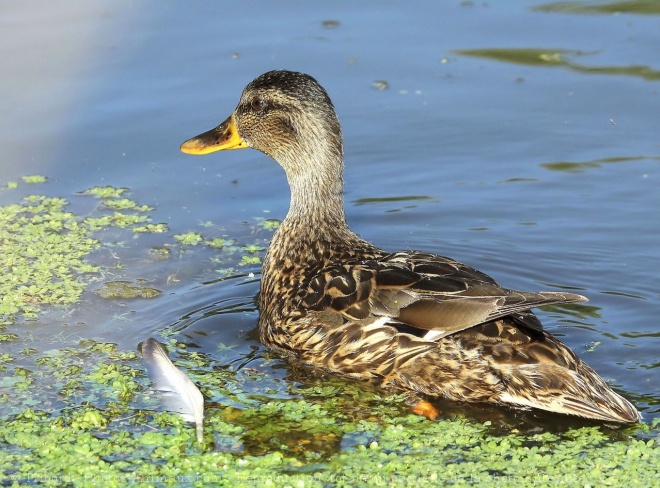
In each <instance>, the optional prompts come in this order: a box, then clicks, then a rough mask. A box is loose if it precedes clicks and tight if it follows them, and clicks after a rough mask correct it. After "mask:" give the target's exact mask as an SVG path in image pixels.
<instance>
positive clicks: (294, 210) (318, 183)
mask: <svg viewBox="0 0 660 488" xmlns="http://www.w3.org/2000/svg"><path fill="white" fill-rule="evenodd" d="M337 127H338V124H337ZM315 129H317V128H315ZM325 130H328V129H325ZM335 130H338V131H339V129H338V128H337V129H335ZM314 132H315V133H316V134H317V135H319V134H322V133H324V130H322V129H317V130H315V131H314ZM294 144H295V146H296V147H294V148H289V150H287V151H286V152H285V153H284V154H282V155H281V156H282V158H283V159H279V158H278V160H279V162H280V164H281V165H282V167H283V168H284V170H285V171H286V177H287V180H288V182H289V188H290V189H291V203H290V205H289V212H288V213H287V216H286V219H285V221H284V222H285V223H286V225H293V226H296V225H300V226H305V227H307V228H309V226H314V227H313V228H314V229H318V228H322V229H336V230H337V231H340V232H341V231H344V230H346V231H348V227H347V225H346V215H345V213H344V197H343V191H344V177H343V173H344V151H343V146H342V143H341V132H339V133H338V135H337V136H336V137H334V138H328V137H322V136H318V137H315V138H309V139H306V140H297V141H296V142H295V143H294Z"/></svg>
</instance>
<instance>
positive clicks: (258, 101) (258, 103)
mask: <svg viewBox="0 0 660 488" xmlns="http://www.w3.org/2000/svg"><path fill="white" fill-rule="evenodd" d="M250 106H251V107H252V110H254V111H255V112H261V111H262V110H263V109H265V108H266V102H265V101H264V99H263V98H259V97H255V98H253V99H252V101H251V102H250Z"/></svg>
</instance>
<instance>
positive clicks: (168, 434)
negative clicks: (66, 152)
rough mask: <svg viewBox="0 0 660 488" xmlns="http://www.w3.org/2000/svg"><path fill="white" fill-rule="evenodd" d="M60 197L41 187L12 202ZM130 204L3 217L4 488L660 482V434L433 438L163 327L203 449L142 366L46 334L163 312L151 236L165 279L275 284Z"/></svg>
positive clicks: (96, 344)
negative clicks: (116, 312)
mask: <svg viewBox="0 0 660 488" xmlns="http://www.w3.org/2000/svg"><path fill="white" fill-rule="evenodd" d="M46 181H47V179H46V178H45V177H40V178H39V177H35V176H31V177H29V178H27V179H26V178H23V179H22V183H13V184H11V185H7V191H14V189H15V188H18V187H19V186H20V185H22V184H27V183H30V184H35V185H36V184H39V183H44V182H46ZM30 189H32V187H31V188H30ZM128 194H129V192H128V190H127V189H123V188H119V189H118V188H113V187H97V188H92V189H89V190H87V191H85V192H83V193H81V194H80V195H77V196H75V197H74V198H75V199H76V200H77V199H82V201H83V202H86V204H87V205H89V204H92V203H94V208H93V209H92V210H90V211H85V212H80V213H81V215H78V214H76V213H75V212H74V211H73V210H71V208H72V207H73V206H74V205H72V203H71V202H68V201H67V200H64V199H62V198H56V197H46V196H28V197H26V198H25V199H23V200H22V201H21V202H20V203H14V204H11V205H7V206H4V207H2V208H0V256H2V258H1V259H2V273H1V274H0V296H1V299H0V307H1V308H0V316H1V318H2V322H1V325H0V371H2V377H1V378H0V418H1V419H2V423H0V480H1V481H2V484H3V486H19V485H40V486H92V485H100V484H102V485H103V486H109V487H111V486H126V485H127V484H129V483H130V484H131V485H132V486H170V485H175V486H207V485H209V484H215V485H224V486H236V487H241V486H245V487H247V486H250V487H251V486H292V487H317V486H318V487H322V486H365V487H366V486H369V487H372V486H410V485H411V484H415V483H426V484H428V485H445V484H451V485H453V486H458V487H460V486H473V485H478V486H483V485H486V486H488V485H492V486H509V485H514V484H515V485H517V486H520V487H524V486H549V485H555V484H559V485H562V484H563V485H566V486H601V485H605V486H621V485H628V486H631V487H634V486H651V485H653V484H654V482H655V480H657V479H658V477H659V476H660V447H659V446H658V443H659V441H660V434H659V430H660V422H658V421H657V420H656V421H654V422H652V423H651V424H645V425H640V426H632V427H625V428H621V427H619V428H617V429H610V428H609V427H607V426H603V425H600V424H597V423H593V422H591V423H589V422H581V421H577V420H576V421H575V422H573V424H571V425H568V424H566V425H565V426H564V427H562V428H548V425H550V424H534V423H533V422H528V421H527V420H525V418H524V415H523V416H518V414H512V415H509V416H508V417H507V416H505V418H504V420H502V419H499V420H497V419H495V415H492V416H491V415H490V414H491V413H492V411H489V412H486V413H487V415H485V416H484V417H483V418H480V417H479V415H478V414H474V415H473V414H472V413H470V412H469V411H468V413H466V411H465V409H464V408H463V407H462V406H459V407H457V408H455V410H456V411H455V412H452V411H451V410H449V409H448V410H446V411H445V413H446V415H445V417H444V418H443V419H441V420H439V421H435V422H431V421H427V420H425V419H423V418H421V417H416V416H411V415H409V411H408V408H407V407H406V406H405V403H404V401H403V398H401V397H399V396H385V395H382V393H381V392H379V391H377V390H372V389H369V387H366V386H365V385H363V384H352V383H349V382H345V381H340V380H337V379H333V378H326V377H321V378H316V377H312V376H310V375H309V374H305V372H298V371H295V370H294V369H292V368H289V369H287V374H288V376H287V377H286V378H283V379H281V374H282V373H281V371H282V366H283V365H282V362H281V361H280V360H279V359H278V358H276V357H274V356H270V355H269V354H268V353H267V352H265V351H264V350H262V349H255V350H254V351H252V353H251V356H250V357H249V358H248V357H242V358H240V360H239V361H233V362H232V361H227V360H226V358H225V357H224V352H226V351H228V350H230V349H231V347H232V346H231V345H223V344H219V345H218V354H213V355H211V354H200V353H199V352H196V351H195V349H194V348H192V347H190V346H189V345H188V344H185V343H183V342H181V341H180V340H179V338H178V337H177V332H176V331H175V330H172V329H171V328H168V327H167V325H168V324H163V334H162V335H163V337H165V338H166V341H165V342H166V343H167V346H168V348H169V354H170V357H171V358H172V359H173V360H174V362H175V363H176V364H177V366H178V367H179V368H181V369H182V370H183V371H186V373H187V374H188V375H189V376H190V377H191V379H192V380H193V381H194V382H195V383H196V384H197V385H198V386H199V387H200V389H201V391H202V393H203V394H204V396H205V400H206V404H207V411H206V414H205V415H206V418H205V425H204V427H205V428H204V443H203V446H200V445H199V444H198V443H197V442H196V433H195V429H194V428H193V427H191V426H190V425H189V424H188V423H186V422H184V421H183V420H181V418H180V417H179V416H177V415H174V414H170V413H165V412H161V411H160V410H161V409H162V407H161V401H160V397H159V395H158V393H157V392H155V391H154V390H153V388H152V387H151V386H150V384H149V381H148V378H147V375H146V372H145V369H144V366H143V364H142V362H141V359H140V357H139V355H138V353H137V352H136V351H135V350H123V349H121V348H120V347H118V346H117V344H114V343H111V342H105V341H103V340H100V339H98V338H88V337H84V329H81V331H80V333H78V334H77V335H76V337H57V339H53V340H52V341H39V340H35V339H34V336H33V334H34V331H35V330H36V326H35V325H34V324H35V323H38V320H39V319H40V318H41V317H42V316H48V314H49V313H53V310H55V311H58V313H62V314H66V313H67V310H69V309H70V308H71V307H76V306H91V305H89V304H88V302H81V300H82V299H83V298H84V296H85V293H89V295H90V296H92V297H93V298H90V300H118V301H121V300H152V299H157V298H158V296H159V295H161V293H162V290H159V289H158V288H157V287H154V286H152V285H151V284H148V283H147V282H146V281H144V280H136V279H130V280H129V279H124V277H122V276H119V277H117V274H118V273H117V271H116V270H117V269H121V266H122V263H121V247H120V246H119V245H118V244H117V242H121V241H122V239H124V240H126V241H131V242H138V244H137V245H142V244H140V243H141V242H142V241H141V240H140V239H145V237H144V234H145V233H149V232H151V233H160V234H162V235H161V238H162V240H164V241H166V245H160V246H156V247H154V248H153V249H152V250H151V252H150V253H149V255H150V257H151V259H152V260H155V261H156V262H157V260H160V259H172V257H173V256H180V255H181V254H182V253H188V254H192V253H200V254H199V256H201V255H202V254H201V253H204V256H206V255H208V254H209V253H210V254H212V255H213V256H215V257H214V258H213V260H211V261H209V264H210V265H211V267H213V268H214V269H215V272H217V273H218V274H219V275H220V276H221V277H222V278H220V279H225V278H224V277H226V276H233V275H236V272H235V271H234V270H235V269H241V270H242V272H243V275H245V274H247V273H249V271H250V270H253V269H255V270H256V269H257V268H256V267H258V263H259V262H260V260H261V257H262V255H263V252H264V248H265V243H264V242H263V239H260V238H256V237H255V238H254V239H252V240H251V241H250V242H242V243H239V242H238V240H236V239H233V238H231V236H226V235H222V236H218V235H213V233H211V232H209V235H206V232H202V233H199V232H195V231H190V232H181V233H177V234H172V235H166V234H165V233H167V232H169V229H168V228H167V225H166V224H164V223H154V222H152V219H151V217H150V215H149V213H150V212H151V211H152V209H151V208H150V207H149V206H146V205H140V204H138V203H137V202H134V201H132V200H131V199H130V198H129V197H128ZM93 198H97V199H98V202H97V201H96V200H94V199H93ZM277 224H278V222H277V221H274V220H263V219H261V220H255V222H254V223H253V224H252V231H253V233H255V234H257V233H259V232H261V233H266V235H268V234H267V233H269V232H272V230H273V229H274V228H276V227H277ZM204 226H205V227H206V225H205V224H204ZM118 236H120V237H118ZM136 239H138V240H137V241H136ZM144 245H145V246H148V245H147V244H144ZM104 250H105V251H106V254H110V255H111V256H112V259H111V260H110V261H109V262H106V260H107V258H106V257H104V256H105V254H103V251H104ZM205 259H206V258H205ZM92 292H95V293H92ZM57 334H58V332H57V331H54V332H53V335H54V336H57ZM81 337H82V338H81ZM145 338H146V337H145ZM475 412H478V408H477V409H475ZM530 415H531V414H530ZM489 416H491V417H493V420H490V419H488V420H486V418H489Z"/></svg>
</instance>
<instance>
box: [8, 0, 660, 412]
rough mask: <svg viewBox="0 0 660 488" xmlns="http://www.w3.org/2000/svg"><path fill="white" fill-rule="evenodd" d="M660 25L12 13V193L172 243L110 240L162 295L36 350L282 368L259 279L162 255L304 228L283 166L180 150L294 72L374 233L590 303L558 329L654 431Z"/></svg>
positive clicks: (555, 13)
mask: <svg viewBox="0 0 660 488" xmlns="http://www.w3.org/2000/svg"><path fill="white" fill-rule="evenodd" d="M627 6H628V7H629V8H630V10H631V11H629V12H620V10H626V7H627ZM617 10H618V11H619V12H617ZM659 14H660V10H659V9H658V7H657V6H656V4H655V2H652V1H648V2H618V3H617V2H589V3H586V4H585V3H577V2H554V3H548V2H542V1H528V2H489V3H485V2H460V1H452V2H420V3H415V4H410V3H400V4H397V3H393V2H389V3H384V4H379V5H378V6H377V7H376V6H375V5H374V4H371V3H362V2H350V3H349V2H347V3H344V4H342V5H341V6H337V4H336V3H335V2H314V3H305V2H243V3H237V4H231V5H229V4H225V3H220V2H178V3H174V2H167V3H162V2H153V1H144V2H121V3H118V2H107V1H101V2H84V1H80V2H67V3H65V4H57V5H55V4H53V3H50V2H42V3H40V4H37V3H33V2H31V3H26V2H18V1H10V2H4V3H3V5H2V8H1V10H0V25H1V26H2V27H1V28H0V55H1V56H2V59H3V73H4V75H3V76H2V78H1V79H0V88H1V89H0V113H1V116H0V146H1V147H2V148H3V151H2V161H1V163H0V168H1V170H0V186H3V187H4V186H5V184H6V183H7V182H8V181H16V180H19V179H20V177H21V176H23V175H28V174H43V175H46V176H47V177H48V182H47V183H46V184H45V185H43V186H40V187H38V188H36V187H30V186H28V185H20V186H19V187H18V188H16V189H13V190H11V191H8V190H7V191H5V190H2V191H0V204H2V205H7V204H9V203H14V202H17V201H19V200H20V198H21V197H22V196H24V195H27V194H32V193H34V192H35V191H37V192H38V193H43V194H47V195H49V196H60V197H63V198H66V199H68V200H70V202H71V206H72V211H76V212H84V211H88V210H89V209H87V207H86V206H88V205H89V202H88V201H81V199H80V198H79V197H78V196H77V193H78V192H81V191H84V190H85V189H87V188H90V187H93V186H98V185H101V186H103V185H112V186H114V187H125V188H128V189H130V195H131V198H133V199H135V200H136V201H138V202H139V203H141V204H147V205H149V206H152V207H154V208H155V210H154V211H152V212H151V213H150V215H151V217H152V218H153V219H154V222H164V223H166V224H167V225H168V228H169V230H168V232H167V233H164V234H158V235H148V236H140V237H137V238H133V237H132V236H129V237H127V236H126V235H125V234H121V235H118V237H113V235H112V234H107V235H105V236H104V237H103V240H104V242H112V243H113V246H108V247H106V248H105V249H104V250H103V251H102V252H98V253H96V254H95V255H94V259H96V260H98V262H99V263H100V264H103V265H106V266H109V268H108V271H107V275H106V277H105V280H106V281H111V280H128V281H135V280H144V281H145V282H146V283H147V284H148V285H149V286H151V287H154V288H157V289H159V290H161V291H162V292H163V294H162V295H161V296H159V297H157V298H152V299H135V300H104V299H103V298H100V297H99V296H98V295H97V294H95V293H94V290H95V289H97V288H98V287H99V286H100V284H93V285H91V286H90V290H89V291H87V292H86V293H85V294H84V295H83V299H82V301H81V302H80V303H79V304H78V305H76V307H75V310H73V311H72V312H71V313H69V314H67V316H66V317H62V316H61V314H60V315H58V314H57V313H50V315H49V314H46V315H44V316H42V317H41V318H39V319H38V320H37V321H36V322H35V323H33V324H31V325H30V329H29V330H30V332H29V340H30V341H31V344H34V343H37V344H40V346H31V347H37V348H39V347H41V346H43V347H44V349H45V348H47V347H52V346H51V344H52V343H54V342H57V343H58V344H62V343H67V341H68V342H71V343H75V341H78V340H79V339H81V338H91V339H95V340H99V341H105V342H113V343H117V344H118V348H119V349H123V350H134V349H135V348H136V346H137V344H138V343H139V342H140V341H142V340H144V339H145V338H146V337H149V336H154V337H157V338H163V337H165V336H167V337H175V338H176V339H177V340H178V341H180V342H181V343H185V344H188V346H189V347H192V348H194V349H195V350H197V351H199V352H201V353H204V354H207V355H209V356H211V357H213V358H215V359H216V360H218V361H226V363H227V364H230V363H233V364H242V363H244V362H249V360H250V358H251V357H252V355H253V354H254V352H255V351H257V352H260V351H262V349H263V348H262V347H261V346H260V344H259V343H258V341H257V339H256V335H255V334H254V329H255V326H256V322H257V316H258V313H257V310H256V307H255V295H256V293H257V291H258V279H259V266H258V265H257V264H249V263H248V264H245V265H242V266H238V265H235V264H234V266H232V267H233V268H234V270H233V271H226V270H225V271H219V270H220V269H221V268H222V269H224V267H226V266H229V265H228V264H227V261H224V262H222V263H220V264H218V263H216V262H214V261H213V259H214V258H218V256H219V255H221V254H222V253H223V252H225V251H219V250H213V249H208V248H206V249H197V248H196V249H193V248H191V249H189V250H186V251H185V252H182V253H178V252H176V251H175V252H173V253H172V255H173V257H170V258H169V259H164V260H157V259H153V258H152V257H151V253H150V251H151V250H152V249H154V248H160V247H163V246H169V245H173V243H174V239H173V235H175V234H177V235H178V234H183V233H185V232H190V231H194V232H199V233H201V234H202V235H203V236H204V237H205V238H213V237H223V238H225V239H229V240H232V239H233V240H234V242H235V243H236V245H237V246H239V247H240V246H244V245H257V246H260V247H262V248H263V247H265V246H266V245H267V242H268V239H269V238H270V235H271V233H272V231H270V230H269V229H266V228H264V227H263V226H261V225H260V222H261V221H262V220H263V219H282V218H283V217H284V215H285V213H286V210H287V207H288V198H289V195H288V188H287V186H286V181H285V178H284V174H283V172H282V171H281V169H280V168H279V167H278V166H277V165H276V164H275V163H274V162H272V161H271V160H269V159H268V158H267V157H266V156H264V155H262V154H260V153H258V152H256V151H234V152H230V153H219V154H214V155H210V156H206V157H203V158H193V157H190V156H186V155H183V154H181V153H180V152H179V151H178V147H179V144H180V143H181V142H182V141H184V140H185V139H187V138H189V137H191V136H193V135H195V134H198V133H200V132H202V131H204V130H206V129H209V128H211V127H213V126H215V125H216V124H217V123H219V122H221V121H222V120H224V118H225V117H226V116H228V115H229V114H230V113H231V111H232V110H233V108H234V107H235V104H236V102H237V100H238V97H239V95H240V93H241V90H242V88H243V86H244V85H245V84H246V83H247V82H249V81H250V80H252V79H253V78H254V77H256V76H257V75H259V74H261V73H262V72H265V71H267V70H270V69H275V68H286V69H291V70H297V71H304V72H307V73H310V74H311V75H313V76H314V77H315V78H317V80H319V82H320V83H321V84H322V85H324V86H325V88H326V89H327V90H328V92H329V94H330V96H331V98H332V99H333V102H334V104H335V107H336V109H337V112H338V114H339V117H340V120H341V122H342V125H343V131H344V136H345V150H346V160H347V164H346V182H347V183H346V208H347V215H348V220H349V224H350V225H351V227H352V228H353V229H354V230H355V231H356V232H358V233H359V234H361V235H362V236H363V237H365V238H367V239H369V240H371V241H373V242H374V243H376V244H377V245H379V246H381V247H383V248H385V249H391V250H397V249H410V248H414V249H420V250H427V251H431V252H435V253H438V254H443V255H447V256H451V257H453V258H456V259H458V260H460V261H463V262H466V263H469V264H470V265H472V266H474V267H476V268H477V269H480V270H482V271H485V272H486V273H488V274H490V275H491V276H493V277H495V278H496V279H497V280H498V281H499V282H500V283H501V284H503V285H504V286H507V287H509V288H516V289H523V290H530V291H531V290H538V289H550V290H553V289H570V290H576V291H577V292H578V293H581V294H584V295H586V296H587V297H589V298H590V302H589V303H588V304H586V305H575V306H573V307H567V308H561V309H560V308H554V309H548V310H542V311H539V315H540V316H541V318H542V321H543V322H544V324H545V325H546V327H547V328H548V329H549V330H550V331H551V332H552V333H553V334H556V335H557V336H560V337H561V338H562V340H563V341H564V342H566V343H567V344H568V345H569V346H571V347H572V348H573V349H574V350H575V351H576V352H577V353H578V354H579V355H580V356H581V357H582V358H584V359H585V360H586V361H587V362H588V363H589V364H590V365H591V366H592V367H594V368H595V369H596V370H597V371H598V372H599V373H600V374H601V375H602V376H603V377H604V378H606V379H607V380H608V381H610V382H611V384H612V385H613V386H614V387H615V388H616V389H617V390H618V391H620V392H622V393H623V394H624V395H626V396H627V397H628V398H630V399H631V400H633V402H634V403H635V404H636V405H637V406H638V408H640V410H642V411H643V414H644V418H645V419H646V420H650V419H652V418H654V417H657V416H660V407H659V406H658V402H659V401H660V379H659V376H660V375H659V374H658V373H659V371H658V368H659V367H660V356H659V354H658V351H659V350H660V325H658V320H657V317H658V311H659V306H660V296H659V292H658V286H657V275H658V269H659V266H660V248H658V242H659V241H660V218H659V217H658V209H659V208H660V191H658V182H659V181H660V136H659V134H660V119H659V117H658V113H660V112H659V110H660V94H659V89H660V85H659V82H660V63H659V61H658V46H659V45H660V28H659V27H660V25H659V24H660V18H659V17H658V15H659ZM383 88H384V89H383ZM113 239H116V241H114V240H113ZM259 252H260V251H257V252H256V255H258V254H259ZM240 254H241V253H240V252H239V253H238V254H237V256H238V258H240ZM248 254H249V253H248ZM253 254H254V253H253ZM227 259H228V258H227ZM119 262H120V263H121V265H122V267H121V268H118V267H116V264H117V263H119ZM21 327H22V326H21V324H17V325H16V326H14V328H13V329H12V330H15V331H17V333H18V334H19V336H21V338H20V339H19V341H23V340H25V341H27V340H28V339H27V338H26V335H25V332H24V330H23V329H21ZM53 338H57V339H56V341H55V340H54V339H53ZM39 341H42V342H39ZM46 344H48V346H46ZM269 364H270V366H268V367H264V371H267V372H268V373H269V374H272V375H273V376H274V377H276V376H283V375H284V374H285V373H282V372H281V370H282V368H281V364H279V363H277V362H275V363H274V365H273V363H269Z"/></svg>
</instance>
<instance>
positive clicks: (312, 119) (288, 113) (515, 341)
mask: <svg viewBox="0 0 660 488" xmlns="http://www.w3.org/2000/svg"><path fill="white" fill-rule="evenodd" d="M243 147H252V148H255V149H258V150H259V151H262V152H264V153H265V154H267V155H268V156H270V157H272V158H273V159H275V160H276V161H277V162H278V163H279V164H280V165H281V166H282V167H283V168H284V170H285V172H286V176H287V179H288V182H289V186H290V188H291V205H290V207H289V212H288V214H287V216H286V218H285V219H284V221H283V222H282V224H281V226H280V227H279V228H278V229H277V231H276V232H275V235H274V236H273V241H272V242H271V244H270V247H269V248H268V252H267V253H266V257H265V261H264V264H263V273H262V280H261V291H260V301H261V303H260V305H261V306H260V309H261V315H260V318H259V330H260V336H261V340H262V342H263V343H264V344H266V345H267V346H269V347H270V348H272V349H274V350H276V351H278V352H279V353H282V354H283V355H285V356H287V357H288V358H289V359H291V360H292V361H295V362H299V363H302V364H305V365H308V366H312V367H316V368H320V369H322V370H325V371H329V372H333V373H340V374H343V375H346V376H349V377H352V378H359V379H365V380H370V381H372V382H375V383H376V384H379V385H380V386H382V387H383V388H388V389H397V390H408V391H412V392H414V393H416V394H421V395H423V396H429V397H445V398H449V399H452V400H459V401H471V402H490V403H494V404H498V405H507V406H511V407H517V408H530V407H533V408H538V409H542V410H548V411H551V412H559V413H565V414H571V415H579V416H582V417H587V418H592V419H599V420H605V421H614V422H636V421H638V420H639V419H640V415H639V413H638V412H637V410H636V409H635V407H634V406H633V405H632V404H630V403H629V402H628V401H627V400H625V399H624V398H622V397H621V396H619V395H618V394H616V393H615V392H613V391H612V390H611V389H610V388H609V387H608V386H607V384H606V383H605V382H604V381H603V380H602V379H601V378H600V377H599V376H598V374H596V372H595V371H594V370H593V369H591V368H590V367H589V366H587V365H586V364H585V363H583V362H582V361H581V360H580V359H579V358H578V357H577V356H576V355H575V354H574V353H573V352H572V351H571V350H570V349H569V348H568V347H567V346H565V345H564V344H563V343H562V342H560V341H559V340H558V339H556V338H555V337H553V336H552V335H551V334H549V333H548V332H546V331H545V330H543V328H542V326H541V324H540V322H539V321H538V319H537V318H536V316H535V315H534V314H533V313H532V312H531V311H530V309H531V308H534V307H539V306H543V305H550V304H556V303H567V302H576V301H585V300H586V298H584V297H582V296H580V295H574V294H571V293H558V292H539V293H528V292H520V291H513V290H507V289H505V288H502V287H500V286H499V285H498V284H497V283H496V282H495V281H494V280H493V279H492V278H490V277H489V276H487V275H485V274H483V273H481V272H479V271H477V270H475V269H472V268H470V267H469V266H467V265H465V264H461V263H459V262H457V261H454V260H452V259H449V258H446V257H442V256H437V255H433V254H427V253H422V252H417V251H402V252H397V253H387V252H385V251H383V250H381V249H379V248H377V247H375V246H373V245H372V244H370V243H368V242H366V241H364V240H363V239H361V238H360V237H359V236H357V235H356V234H354V233H353V232H352V231H351V230H349V228H348V226H347V225H346V219H345V215H344V207H343V197H342V191H343V169H344V162H343V145H342V136H341V128H340V125H339V121H338V119H337V116H336V114H335V111H334V108H333V105H332V102H331V101H330V98H329V97H328V95H327V93H326V92H325V90H324V89H323V88H322V87H321V86H320V85H319V84H318V83H317V82H316V80H314V79H313V78H312V77H310V76H308V75H306V74H302V73H294V72H290V71H271V72H268V73H265V74H263V75H261V76H259V77H258V78H257V79H255V80H254V81H252V82H251V83H250V84H249V85H247V87H246V88H245V89H244V90H243V94H242V96H241V99H240V101H239V103H238V106H237V108H236V110H235V111H234V113H233V114H232V115H231V116H230V117H229V118H228V119H227V120H226V121H225V122H224V123H222V124H221V125H219V126H218V127H216V128H215V129H212V130H210V131H208V132H206V133H204V134H201V135H199V136H197V137H195V138H193V139H190V140H188V141H186V142H185V143H184V144H183V145H182V146H181V149H182V151H183V152H186V153H190V154H206V153H209V152H213V151H218V150H223V149H238V148H243Z"/></svg>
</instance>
